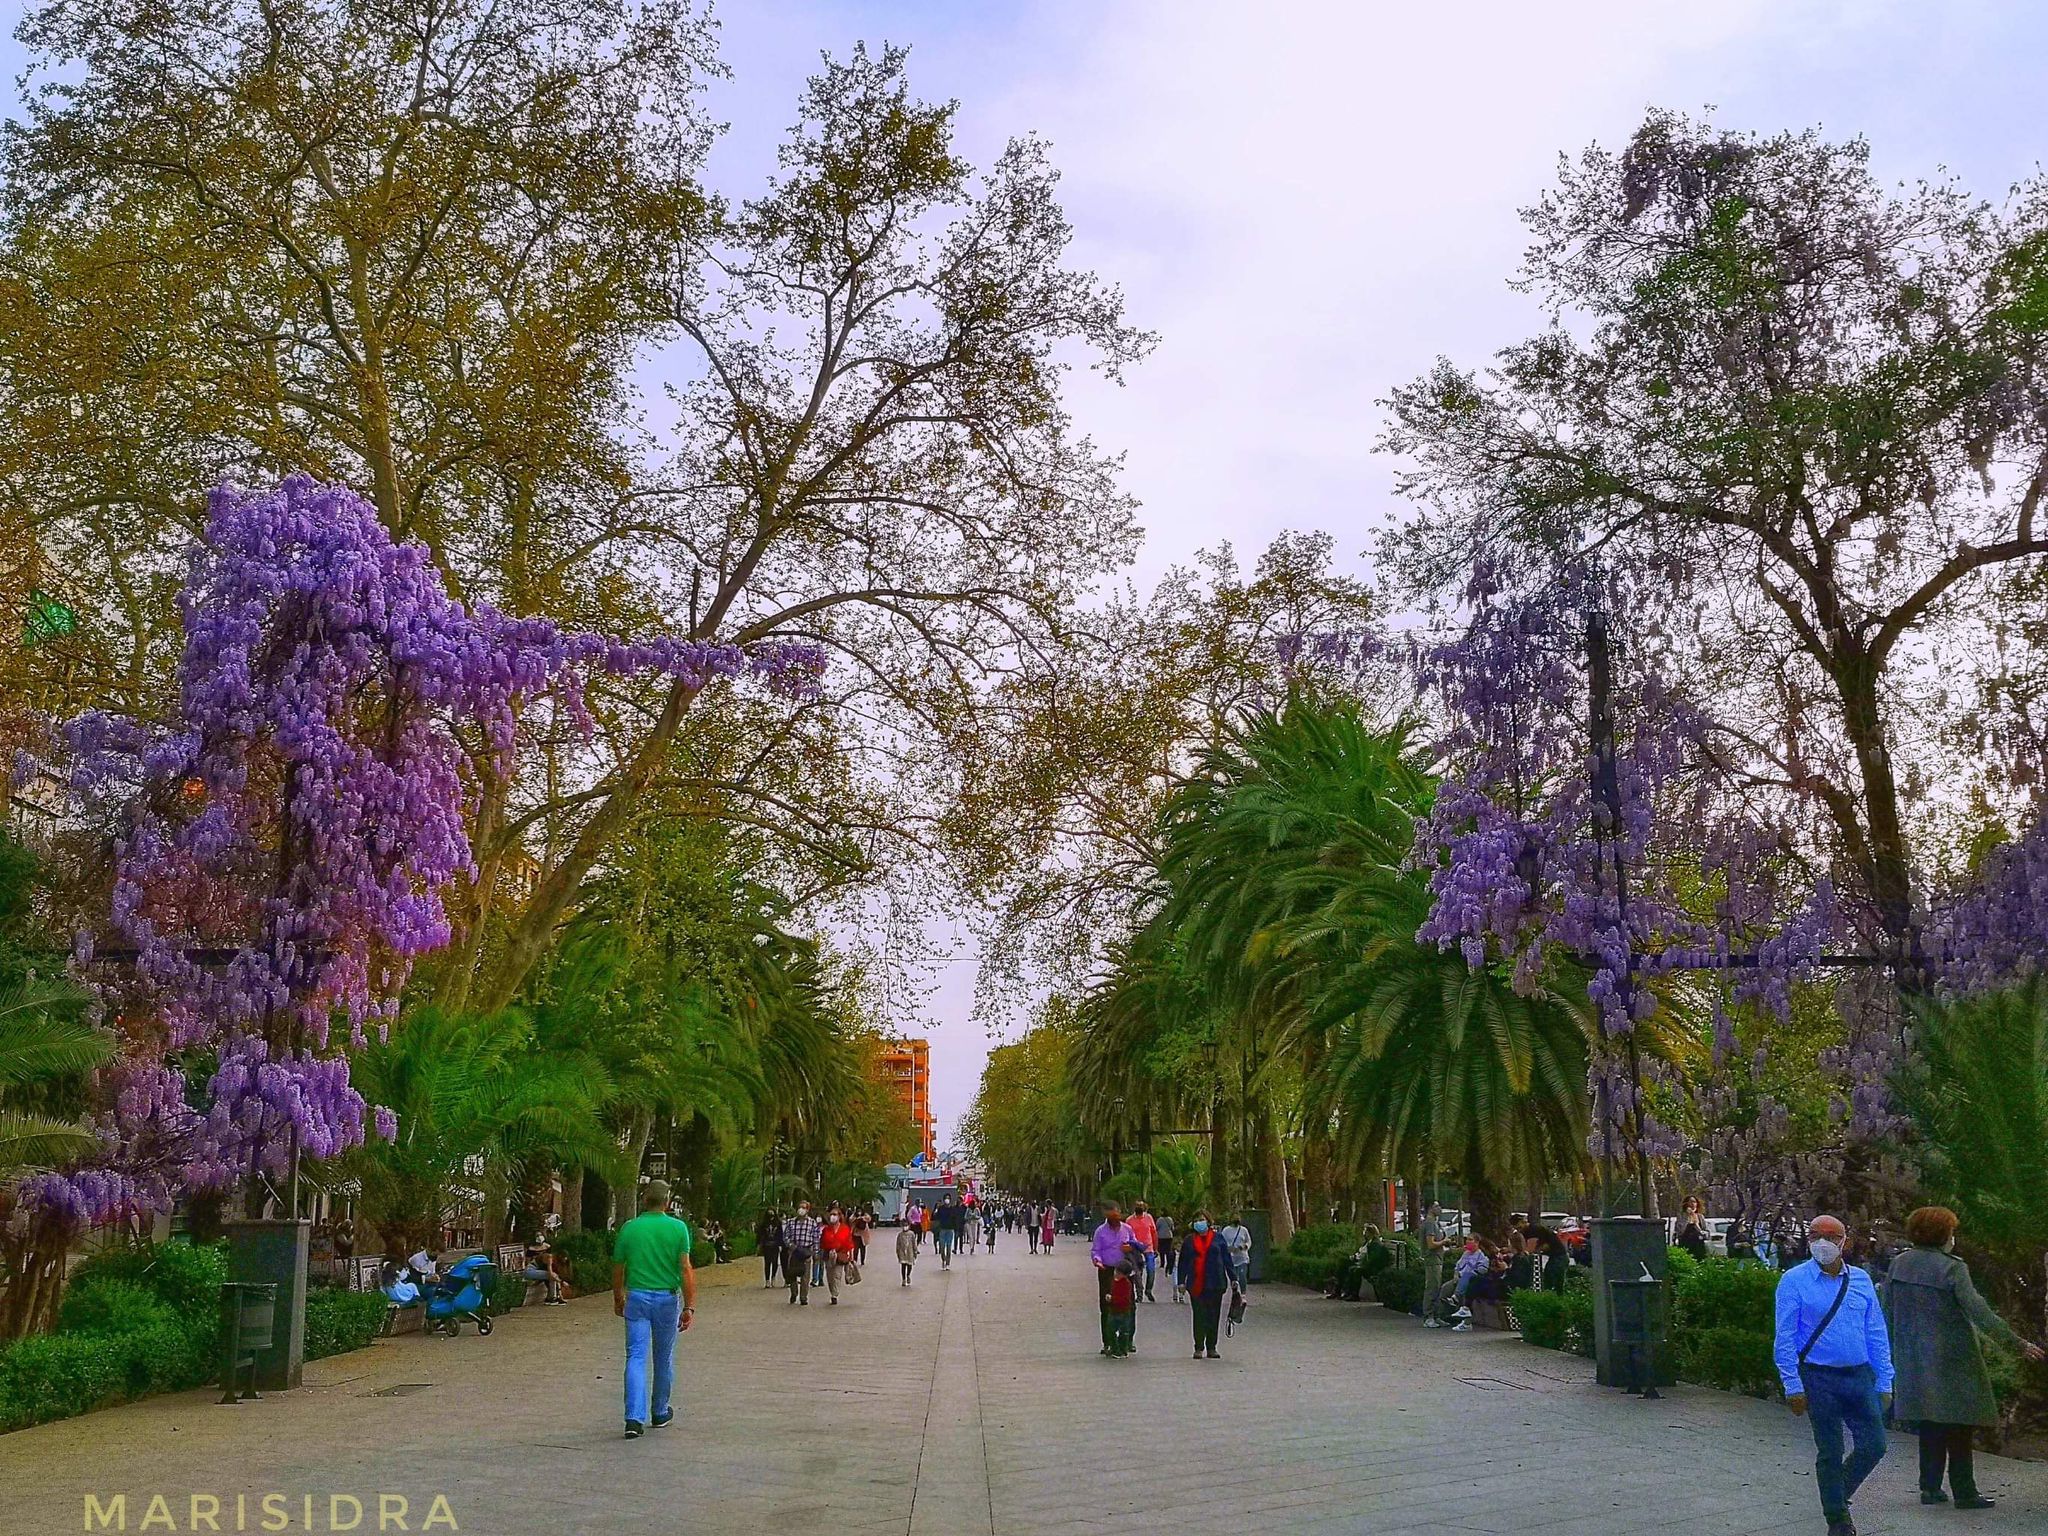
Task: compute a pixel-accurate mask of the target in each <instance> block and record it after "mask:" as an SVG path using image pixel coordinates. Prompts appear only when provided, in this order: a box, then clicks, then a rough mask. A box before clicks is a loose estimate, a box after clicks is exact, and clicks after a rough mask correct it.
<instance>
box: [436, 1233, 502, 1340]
mask: <svg viewBox="0 0 2048 1536" xmlns="http://www.w3.org/2000/svg"><path fill="white" fill-rule="evenodd" d="M497 1278H498V1266H497V1265H495V1264H493V1263H492V1262H491V1261H490V1260H489V1259H488V1258H486V1257H485V1256H484V1255H483V1254H480V1253H473V1254H471V1255H470V1256H469V1257H468V1258H466V1259H459V1260H457V1261H456V1262H455V1263H453V1264H450V1265H449V1266H448V1270H447V1273H446V1274H444V1275H443V1276H442V1277H441V1278H440V1279H439V1280H437V1281H434V1282H431V1288H430V1289H428V1290H427V1292H426V1307H427V1322H426V1331H427V1332H428V1333H435V1332H445V1333H446V1334H447V1335H448V1337H449V1338H451V1339H452V1338H454V1337H455V1336H456V1335H457V1334H459V1333H461V1332H462V1320H463V1319H464V1318H465V1317H466V1318H469V1319H470V1320H471V1321H473V1322H474V1323H475V1324H476V1331H477V1332H478V1333H482V1334H488V1333H489V1332H490V1331H491V1315H490V1313H488V1312H486V1311H485V1310H484V1307H485V1305H486V1303H487V1302H488V1300H489V1298H490V1294H491V1283H492V1282H493V1281H495V1280H496V1279H497Z"/></svg>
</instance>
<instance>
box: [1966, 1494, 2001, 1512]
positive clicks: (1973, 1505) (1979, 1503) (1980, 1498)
mask: <svg viewBox="0 0 2048 1536" xmlns="http://www.w3.org/2000/svg"><path fill="white" fill-rule="evenodd" d="M1997 1507H1998V1500H1996V1499H1987V1498H1986V1497H1985V1496H1984V1495H1983V1494H1981V1493H1959V1494H1957V1495H1956V1508H1957V1509H1996V1508H1997Z"/></svg>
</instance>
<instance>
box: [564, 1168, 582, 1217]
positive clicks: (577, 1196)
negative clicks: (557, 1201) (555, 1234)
mask: <svg viewBox="0 0 2048 1536" xmlns="http://www.w3.org/2000/svg"><path fill="white" fill-rule="evenodd" d="M562 1230H563V1231H564V1232H581V1231H582V1230H583V1170H582V1169H581V1168H565V1169H563V1170H562Z"/></svg>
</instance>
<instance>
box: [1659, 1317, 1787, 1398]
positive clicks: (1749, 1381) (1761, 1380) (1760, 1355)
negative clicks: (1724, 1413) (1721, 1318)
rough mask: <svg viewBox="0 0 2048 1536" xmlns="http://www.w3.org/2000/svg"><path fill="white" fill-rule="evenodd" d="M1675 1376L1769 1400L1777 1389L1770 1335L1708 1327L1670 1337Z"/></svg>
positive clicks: (1776, 1371)
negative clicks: (1675, 1351)
mask: <svg viewBox="0 0 2048 1536" xmlns="http://www.w3.org/2000/svg"><path fill="white" fill-rule="evenodd" d="M1673 1342H1674V1344H1675V1345H1676V1347H1677V1349H1678V1374H1679V1376H1680V1377H1681V1378H1683V1379H1684V1380H1686V1381H1696V1382H1699V1383H1700V1384H1701V1385H1702V1386H1708V1387H1721V1388H1724V1389H1725V1390H1727V1391H1730V1392H1747V1393H1748V1394H1749V1395H1750V1396H1751V1397H1769V1396H1770V1395H1771V1394H1772V1393H1773V1392H1775V1391H1778V1390H1780V1389H1779V1387H1778V1367H1777V1364H1776V1362H1775V1361H1774V1360H1773V1359H1772V1358H1771V1335H1770V1334H1768V1333H1755V1332H1752V1331H1751V1330H1749V1329H1747V1328H1708V1329H1705V1330H1704V1331H1702V1332H1698V1333H1686V1334H1677V1335H1674V1339H1673Z"/></svg>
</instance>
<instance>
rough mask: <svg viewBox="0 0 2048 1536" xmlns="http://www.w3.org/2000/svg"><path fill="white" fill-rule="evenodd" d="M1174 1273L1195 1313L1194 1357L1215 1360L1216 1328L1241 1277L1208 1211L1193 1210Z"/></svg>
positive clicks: (1238, 1291)
mask: <svg viewBox="0 0 2048 1536" xmlns="http://www.w3.org/2000/svg"><path fill="white" fill-rule="evenodd" d="M1174 1274H1175V1276H1176V1277H1177V1278H1178V1280H1179V1282H1180V1286H1181V1289H1183V1290H1184V1291H1186V1292H1187V1297H1188V1309H1189V1311H1191V1312H1192V1313H1193V1314H1194V1324H1195V1355H1194V1358H1195V1359H1197V1360H1203V1359H1208V1360H1215V1359H1218V1358H1220V1357H1219V1356H1218V1355H1217V1353H1216V1330H1217V1328H1218V1327H1219V1326H1220V1324H1221V1323H1222V1319H1223V1302H1224V1298H1225V1296H1226V1295H1228V1296H1231V1297H1235V1296H1238V1295H1240V1294H1242V1291H1243V1285H1244V1278H1243V1276H1242V1275H1241V1274H1240V1273H1239V1272H1238V1270H1237V1267H1236V1263H1235V1260H1234V1258H1233V1256H1232V1254H1231V1250H1230V1244H1229V1242H1228V1241H1227V1240H1226V1239H1225V1238H1224V1236H1223V1234H1222V1233H1220V1232H1216V1231H1214V1230H1212V1229H1211V1227H1210V1225H1209V1213H1208V1212H1207V1211H1196V1212H1195V1219H1194V1220H1193V1221H1192V1222H1190V1223H1189V1224H1188V1235H1187V1236H1186V1237H1185V1238H1183V1239H1181V1245H1180V1258H1179V1262H1178V1263H1176V1264H1175V1265H1174Z"/></svg>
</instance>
